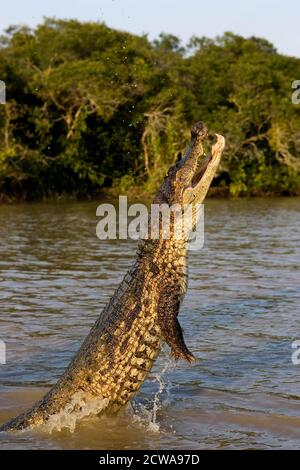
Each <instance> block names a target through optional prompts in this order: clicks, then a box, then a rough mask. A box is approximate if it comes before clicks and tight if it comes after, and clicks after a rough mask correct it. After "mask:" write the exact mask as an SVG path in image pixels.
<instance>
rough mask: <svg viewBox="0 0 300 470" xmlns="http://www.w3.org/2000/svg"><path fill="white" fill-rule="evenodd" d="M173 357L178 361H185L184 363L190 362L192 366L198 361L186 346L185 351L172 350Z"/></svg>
mask: <svg viewBox="0 0 300 470" xmlns="http://www.w3.org/2000/svg"><path fill="white" fill-rule="evenodd" d="M171 356H172V357H174V358H175V360H176V361H178V359H183V360H184V361H187V362H189V363H190V364H191V363H192V362H195V361H196V360H197V359H196V358H195V356H194V355H193V354H192V353H191V352H190V351H189V350H188V348H187V347H186V346H185V347H184V348H183V349H181V350H180V351H179V350H178V349H176V350H175V349H172V350H171Z"/></svg>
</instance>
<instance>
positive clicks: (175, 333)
mask: <svg viewBox="0 0 300 470" xmlns="http://www.w3.org/2000/svg"><path fill="white" fill-rule="evenodd" d="M168 290H169V292H167V293H162V294H161V296H160V299H159V302H158V320H159V325H160V328H161V330H162V334H163V336H164V338H165V340H166V342H167V344H168V346H170V348H171V354H172V356H174V357H175V359H176V360H177V359H185V360H186V361H188V362H193V361H195V360H196V358H195V356H194V355H193V354H192V353H191V352H190V351H189V350H188V348H187V346H186V344H185V342H184V338H183V333H182V329H181V326H180V324H179V321H178V318H177V316H178V313H179V308H180V300H181V297H182V294H181V293H180V292H179V289H178V290H177V289H176V288H175V289H173V290H172V291H171V292H170V288H169V289H168Z"/></svg>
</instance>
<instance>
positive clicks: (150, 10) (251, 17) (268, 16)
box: [0, 0, 300, 57]
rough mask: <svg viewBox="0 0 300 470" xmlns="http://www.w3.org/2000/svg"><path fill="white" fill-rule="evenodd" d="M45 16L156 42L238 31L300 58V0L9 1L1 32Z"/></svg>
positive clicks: (3, 11) (1, 17) (5, 4)
mask: <svg viewBox="0 0 300 470" xmlns="http://www.w3.org/2000/svg"><path fill="white" fill-rule="evenodd" d="M44 16H47V17H56V18H74V19H78V20H80V21H103V22H105V23H106V24H107V25H108V26H110V27H112V28H116V29H122V30H124V31H129V32H132V33H136V34H143V33H147V34H148V35H149V38H150V39H153V38H155V37H157V36H158V35H159V33H160V32H162V31H163V32H165V33H171V34H175V35H176V36H179V37H180V38H181V39H182V41H183V42H184V43H185V42H187V41H188V39H189V38H190V37H191V36H193V35H196V36H208V37H211V38H212V37H215V36H218V35H221V34H222V33H223V32H224V31H232V32H234V33H236V34H241V35H242V36H246V37H248V36H252V35H255V36H259V37H263V38H266V39H268V40H269V41H270V42H272V43H273V44H274V45H275V47H276V48H277V50H278V51H279V52H281V53H284V54H287V55H293V56H297V57H300V34H299V0H285V1H282V0H150V1H149V0H8V1H6V2H3V4H2V7H1V14H0V30H1V31H3V30H4V29H5V28H7V27H8V26H10V25H16V24H27V25H29V26H31V27H33V26H35V25H36V24H38V23H40V22H42V20H43V17H44Z"/></svg>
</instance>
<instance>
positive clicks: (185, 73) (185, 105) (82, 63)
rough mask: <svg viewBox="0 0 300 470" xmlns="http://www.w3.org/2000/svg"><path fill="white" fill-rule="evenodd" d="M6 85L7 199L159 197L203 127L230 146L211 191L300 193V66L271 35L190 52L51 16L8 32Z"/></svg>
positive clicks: (0, 151) (1, 138) (3, 159)
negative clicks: (297, 83)
mask: <svg viewBox="0 0 300 470" xmlns="http://www.w3.org/2000/svg"><path fill="white" fill-rule="evenodd" d="M200 33H201V31H200ZM0 79H1V80H3V81H4V82H5V84H6V94H7V98H6V104H1V105H0V200H1V201H11V200H15V199H23V200H24V199H25V200H28V199H40V198H47V197H52V196H57V195H58V196H76V197H91V196H94V195H96V194H97V193H99V191H112V192H115V193H119V192H121V193H123V194H124V193H128V192H136V193H138V192H141V193H142V192H144V193H147V194H148V195H149V194H151V193H153V192H154V191H155V189H156V188H157V185H158V184H159V183H160V181H161V179H162V177H163V175H164V174H165V172H166V169H167V168H168V166H169V165H170V164H171V163H172V162H174V161H175V160H176V159H177V156H178V153H179V152H182V151H184V149H185V146H186V144H187V142H188V139H189V129H190V127H191V125H192V124H193V123H194V122H195V121H198V120H203V121H205V122H206V123H207V124H208V126H209V128H210V130H211V131H212V132H220V133H222V134H223V135H225V136H226V140H227V146H226V151H225V154H224V158H223V161H222V164H221V166H220V169H219V173H218V175H217V177H216V178H215V180H214V183H213V188H212V192H213V193H216V194H221V195H231V196H240V195H241V196H242V195H268V194H284V195H295V194H300V105H298V106H297V105H293V104H292V101H291V95H292V92H293V90H292V88H291V85H292V82H293V80H296V79H300V59H297V58H292V57H287V56H283V55H280V54H278V53H277V52H276V50H275V49H274V47H273V46H272V45H271V44H270V43H269V42H267V41H266V40H264V39H259V38H249V39H245V38H243V37H240V36H237V35H234V34H232V33H226V34H224V35H223V36H222V37H220V38H217V39H215V40H212V39H207V38H201V37H199V38H198V37H193V38H192V39H191V40H190V43H189V44H188V45H187V46H186V47H183V46H182V45H181V43H180V41H179V40H178V38H176V37H175V36H172V35H165V34H161V35H160V37H159V38H158V39H157V40H155V41H153V42H150V41H149V40H148V38H147V37H146V36H143V37H139V36H135V35H132V34H129V33H126V32H121V31H116V30H113V29H110V28H108V27H107V26H106V25H104V24H100V23H80V22H78V21H73V20H71V21H63V20H53V19H46V20H45V22H44V23H43V24H41V25H39V26H38V27H37V28H36V29H34V30H31V29H29V28H27V27H24V26H23V27H11V28H9V30H7V31H6V32H5V34H3V35H2V37H1V43H0Z"/></svg>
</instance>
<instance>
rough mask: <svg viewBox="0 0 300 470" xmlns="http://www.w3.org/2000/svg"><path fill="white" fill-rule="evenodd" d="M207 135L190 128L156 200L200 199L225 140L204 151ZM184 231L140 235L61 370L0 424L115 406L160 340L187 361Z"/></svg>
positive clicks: (25, 424) (40, 421)
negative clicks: (129, 261)
mask: <svg viewBox="0 0 300 470" xmlns="http://www.w3.org/2000/svg"><path fill="white" fill-rule="evenodd" d="M207 135H208V131H207V128H206V126H205V125H204V124H203V123H202V122H198V123H197V124H195V125H194V126H193V128H192V130H191V142H190V145H189V147H188V149H187V152H186V154H185V155H184V156H183V157H181V159H180V160H179V161H178V162H177V163H176V164H175V165H173V166H172V167H171V168H170V169H169V171H168V173H167V175H166V177H165V178H164V181H163V183H162V185H161V187H160V189H159V191H158V193H157V195H156V196H155V199H154V203H155V204H168V205H169V206H171V205H173V204H179V205H180V206H182V207H183V206H184V205H185V204H193V205H195V204H200V203H202V201H203V200H204V198H205V196H206V193H207V191H208V189H209V186H210V184H211V182H212V180H213V177H214V175H215V172H216V169H217V167H218V164H219V162H220V158H221V154H222V151H223V148H224V145H225V139H224V137H222V136H221V135H218V134H216V143H215V144H214V145H213V146H212V148H211V151H210V154H209V155H208V156H206V155H205V153H204V149H203V145H202V144H203V141H204V140H205V138H206V137H207ZM187 243H188V241H187V237H186V236H183V237H182V238H180V237H178V236H176V237H175V236H174V232H172V231H171V235H170V237H169V239H164V238H163V237H161V238H160V237H158V238H156V239H151V237H148V239H147V237H145V239H144V240H142V241H140V244H139V248H138V251H137V256H136V260H135V262H134V264H133V266H132V267H131V269H130V270H129V271H128V272H127V274H126V275H125V277H124V279H123V281H122V282H121V284H120V285H119V287H118V288H117V290H116V292H115V294H114V295H113V297H112V298H111V299H110V301H109V302H108V304H107V305H106V306H105V308H104V309H103V310H102V312H101V313H100V316H99V318H98V319H97V321H96V323H95V324H94V326H93V327H92V329H91V331H90V333H89V334H88V336H87V337H86V339H85V340H84V342H83V344H82V346H81V348H80V349H79V351H78V353H77V354H76V355H75V357H74V358H73V360H72V361H71V363H70V364H69V366H68V367H67V369H66V371H65V372H64V374H63V375H62V377H61V378H60V379H59V380H58V382H57V383H56V384H55V385H54V386H53V387H52V388H51V389H50V391H49V392H48V393H47V394H46V395H45V396H44V397H43V398H42V399H41V400H40V401H39V402H38V403H36V404H34V405H33V406H32V408H31V409H29V410H28V411H26V412H24V413H22V414H21V415H19V416H17V417H16V418H14V419H12V420H10V421H9V422H7V423H6V424H4V425H3V426H2V427H1V428H0V431H13V430H21V429H26V428H34V427H37V426H41V425H47V424H50V423H51V422H52V424H54V423H55V421H57V420H58V421H59V419H60V418H62V417H65V418H66V416H68V415H69V416H72V415H73V416H74V417H76V419H80V418H81V417H82V416H86V415H88V414H90V412H91V411H93V413H95V414H98V413H100V412H101V411H102V410H104V409H106V410H112V411H117V410H118V409H119V408H121V407H122V406H123V405H125V404H126V403H127V402H128V401H129V400H130V399H131V398H132V396H133V395H134V394H135V393H136V392H137V390H138V389H139V387H140V386H141V384H142V383H143V382H144V380H145V377H146V375H147V374H148V372H149V371H150V369H151V367H152V364H153V362H154V360H155V358H156V357H157V355H158V353H159V351H160V349H161V346H162V344H163V342H164V341H166V342H167V344H168V345H169V347H170V349H171V353H172V355H173V356H174V357H175V358H176V359H185V360H187V361H189V362H192V361H194V359H195V358H194V356H193V354H192V353H191V352H190V351H189V350H188V348H187V346H186V344H185V342H184V338H183V333H182V329H181V327H180V324H179V322H178V319H177V316H178V313H179V308H180V303H181V301H182V298H183V295H184V294H185V292H186V288H187V266H186V255H187Z"/></svg>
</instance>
